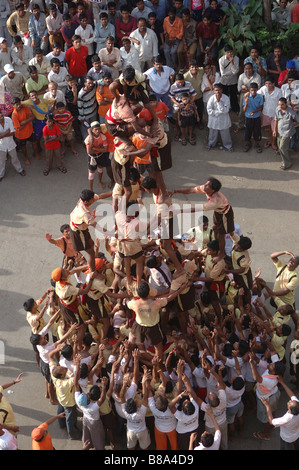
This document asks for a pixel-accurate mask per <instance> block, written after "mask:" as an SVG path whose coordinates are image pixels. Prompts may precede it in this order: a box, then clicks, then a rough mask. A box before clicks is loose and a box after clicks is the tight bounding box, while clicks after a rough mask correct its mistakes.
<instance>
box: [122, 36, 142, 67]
mask: <svg viewBox="0 0 299 470" xmlns="http://www.w3.org/2000/svg"><path fill="white" fill-rule="evenodd" d="M122 43H123V46H122V47H121V48H120V50H119V51H120V57H121V70H122V71H124V70H125V69H126V68H127V67H128V66H129V65H132V67H134V69H135V70H138V72H141V67H140V62H139V54H138V50H137V49H136V47H135V46H134V45H133V44H132V43H131V41H130V39H129V38H127V37H123V39H122Z"/></svg>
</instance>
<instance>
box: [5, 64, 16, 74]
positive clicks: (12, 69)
mask: <svg viewBox="0 0 299 470" xmlns="http://www.w3.org/2000/svg"><path fill="white" fill-rule="evenodd" d="M3 68H4V70H5V72H6V73H10V72H13V71H14V68H13V66H12V65H11V64H6V65H4V67H3Z"/></svg>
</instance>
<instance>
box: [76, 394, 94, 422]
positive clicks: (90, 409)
mask: <svg viewBox="0 0 299 470" xmlns="http://www.w3.org/2000/svg"><path fill="white" fill-rule="evenodd" d="M80 395H81V392H75V400H76V404H77V406H78V408H80V410H81V411H82V413H83V415H84V418H86V419H87V420H88V421H98V420H99V419H100V408H99V405H98V403H97V402H96V401H90V403H88V405H87V406H82V405H79V404H78V398H79V396H80Z"/></svg>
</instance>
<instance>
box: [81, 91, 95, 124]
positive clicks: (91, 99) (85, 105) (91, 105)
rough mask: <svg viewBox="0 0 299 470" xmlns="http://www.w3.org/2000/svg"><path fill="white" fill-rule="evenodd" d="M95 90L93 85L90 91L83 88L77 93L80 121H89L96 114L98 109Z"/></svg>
mask: <svg viewBox="0 0 299 470" xmlns="http://www.w3.org/2000/svg"><path fill="white" fill-rule="evenodd" d="M96 89H97V87H96V85H94V86H93V88H92V90H91V91H86V90H85V89H84V88H81V90H80V91H79V93H78V101H77V106H78V111H79V119H80V120H84V119H89V118H91V117H92V116H93V115H94V114H96V112H97V107H98V103H97V100H96Z"/></svg>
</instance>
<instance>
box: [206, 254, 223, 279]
mask: <svg viewBox="0 0 299 470" xmlns="http://www.w3.org/2000/svg"><path fill="white" fill-rule="evenodd" d="M224 269H225V261H224V260H223V259H222V260H220V261H218V263H213V261H212V256H211V255H207V257H206V266H205V276H206V277H209V278H211V279H213V281H222V280H223V279H224V278H225V276H226V274H225V273H223V270H224ZM222 273H223V274H222Z"/></svg>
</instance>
